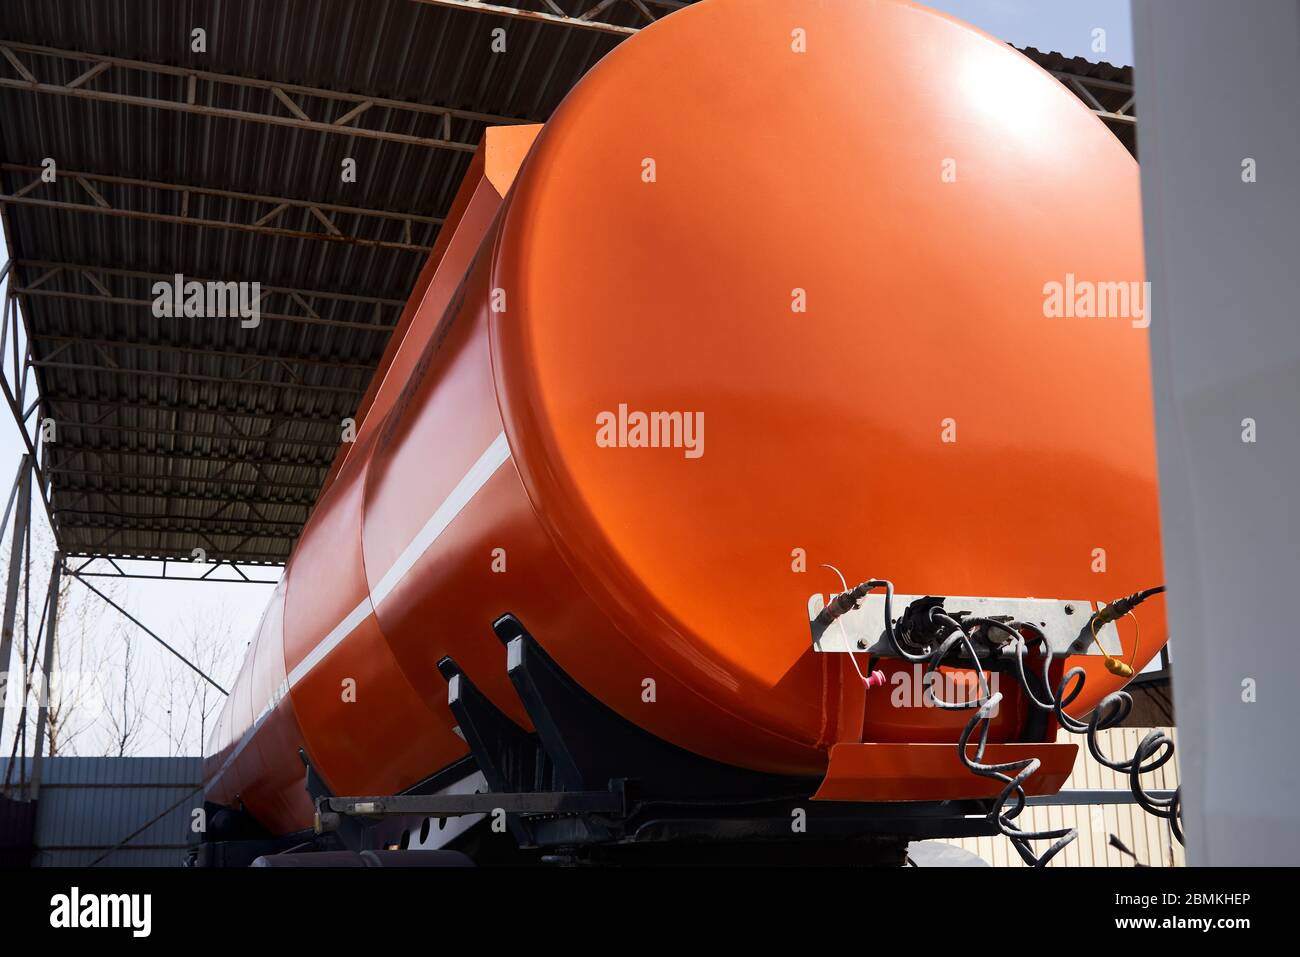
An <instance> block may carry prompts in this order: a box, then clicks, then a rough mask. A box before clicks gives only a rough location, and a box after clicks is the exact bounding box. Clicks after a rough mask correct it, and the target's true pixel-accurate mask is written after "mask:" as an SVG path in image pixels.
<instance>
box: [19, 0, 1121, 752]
mask: <svg viewBox="0 0 1300 957" xmlns="http://www.w3.org/2000/svg"><path fill="white" fill-rule="evenodd" d="M927 5H928V6H932V7H935V8H936V9H939V10H942V11H944V12H946V13H949V14H952V15H953V16H956V17H958V18H959V19H962V20H965V21H966V22H968V23H971V24H973V25H974V26H977V27H979V28H980V29H982V30H984V31H986V32H988V33H990V34H992V35H993V36H996V37H998V38H999V39H1002V40H1005V41H1006V42H1008V43H1012V44H1014V45H1016V46H1033V47H1037V48H1038V49H1040V50H1045V51H1052V50H1054V51H1057V52H1060V53H1063V54H1064V55H1066V56H1082V57H1086V58H1088V59H1091V60H1106V61H1108V62H1110V63H1114V64H1117V65H1119V64H1124V65H1127V64H1131V63H1132V60H1133V57H1132V49H1133V42H1132V28H1131V22H1130V16H1129V3H1128V0H930V2H928V3H927ZM1098 29H1101V30H1104V31H1105V49H1104V51H1102V52H1098V51H1097V50H1094V44H1096V43H1097V37H1096V34H1095V31H1096V30H1098ZM0 132H2V131H0ZM7 257H8V253H7V251H5V250H4V249H3V238H2V237H0V261H4V260H5V259H7ZM22 452H23V445H22V441H21V439H20V437H19V433H18V431H17V427H16V426H15V425H14V423H13V422H12V420H11V418H10V416H9V415H8V414H5V411H4V410H3V409H0V495H7V494H8V490H9V487H10V483H11V482H12V481H13V475H14V471H15V469H16V468H17V465H18V461H19V458H20V456H21V455H22ZM32 515H33V520H34V522H35V523H36V529H37V539H38V541H43V542H44V543H46V546H47V550H48V543H49V542H51V541H52V536H51V534H50V531H49V526H48V522H47V520H46V517H45V513H44V511H43V510H42V509H41V508H40V506H39V504H34V507H33V511H32ZM8 540H9V537H8V534H6V535H5V537H4V542H5V544H4V546H3V547H4V548H5V549H7V548H8V544H7V543H8ZM123 565H124V567H128V568H131V567H136V568H139V569H140V570H142V571H145V570H149V569H150V567H151V566H149V565H147V564H144V563H140V564H137V565H135V566H132V565H131V563H123ZM152 568H153V570H154V571H155V573H156V566H152ZM260 573H261V574H262V575H265V576H267V577H274V575H275V573H274V572H268V570H265V569H263V570H261V572H260ZM47 575H48V571H47V570H45V569H42V570H41V571H40V573H39V575H37V573H36V572H35V570H34V572H33V578H34V582H33V588H32V591H33V593H34V594H36V595H38V596H39V595H41V594H43V593H44V582H45V580H46V577H47ZM106 581H107V580H106V579H94V580H93V581H92V583H93V584H95V585H96V587H99V588H101V590H102V589H104V588H105V587H106V585H105V583H106ZM107 587H109V588H110V589H111V595H112V597H113V598H114V600H115V601H117V602H118V603H119V604H121V605H123V606H124V607H126V608H127V609H128V610H129V611H130V612H131V613H132V614H133V615H134V616H135V617H137V618H139V619H140V620H141V621H142V622H143V623H144V624H146V625H148V626H149V627H150V628H151V629H152V630H153V631H155V632H157V633H158V634H159V635H161V636H162V637H163V638H165V639H167V640H168V641H169V642H171V643H173V644H175V645H178V646H187V645H188V644H189V641H190V640H191V639H192V637H193V636H195V635H199V636H207V637H208V638H209V639H211V637H212V636H214V635H219V636H224V643H225V647H226V651H227V653H226V654H225V655H224V660H222V661H220V662H217V663H215V664H213V665H212V670H213V677H214V678H215V679H216V680H217V681H218V683H220V684H222V685H223V686H225V687H227V688H229V687H230V685H231V683H232V682H233V679H234V675H235V673H236V672H237V671H238V667H239V664H240V662H241V660H242V658H243V654H244V649H245V648H246V646H247V643H248V639H249V638H250V637H251V635H252V633H253V631H254V629H255V628H256V626H257V624H258V621H259V620H260V618H261V614H262V610H263V608H264V606H265V604H266V601H267V599H268V598H269V597H270V592H271V586H270V585H246V584H214V583H211V582H204V583H187V582H180V581H162V582H146V581H139V580H131V581H121V582H116V583H112V584H111V585H110V586H107ZM0 588H2V586H0ZM74 595H75V597H74V598H73V599H72V603H73V612H72V614H71V615H70V616H69V618H70V619H71V621H72V622H73V624H70V625H69V629H70V630H72V629H75V628H76V626H77V625H78V624H80V623H81V622H83V621H84V622H85V623H86V624H85V629H86V633H87V640H89V641H92V642H94V643H95V644H96V645H97V646H98V647H99V649H100V650H101V651H102V652H103V661H101V662H99V663H98V664H97V669H96V670H97V672H98V673H99V674H100V675H101V677H100V680H98V681H96V682H95V687H94V688H93V689H92V692H91V694H90V695H88V696H87V698H88V701H87V703H85V704H83V705H81V706H80V707H82V708H83V710H84V711H85V718H86V720H85V721H83V722H82V723H83V724H85V725H87V726H86V727H85V728H84V729H83V730H82V732H81V734H80V735H79V736H78V737H77V739H76V741H75V742H74V744H73V751H74V752H75V753H80V754H92V755H93V754H104V753H111V752H110V749H111V745H112V742H111V741H110V740H109V738H110V730H109V729H107V728H105V727H102V726H101V725H102V722H100V721H97V720H91V719H92V718H94V717H95V715H94V714H93V711H94V709H95V708H98V707H101V705H100V703H99V701H98V698H97V697H96V696H100V695H103V694H104V693H105V691H104V689H106V688H111V687H112V685H113V682H114V680H120V677H117V676H119V675H120V672H121V668H122V665H123V649H124V647H125V643H126V638H127V634H128V632H129V633H131V634H134V636H135V638H134V640H133V641H132V643H131V649H132V651H133V653H134V655H135V661H134V666H135V667H136V668H137V674H142V675H143V676H144V677H143V678H142V681H141V683H140V684H141V688H142V689H143V692H142V700H141V702H140V704H141V707H142V709H143V713H144V715H145V719H144V720H143V721H142V724H141V730H140V732H139V734H138V736H137V739H136V740H135V742H134V745H133V753H136V754H141V755H152V754H169V753H173V752H174V751H175V749H176V745H175V744H174V743H173V740H174V739H175V738H176V737H177V735H176V731H175V722H174V721H172V720H171V718H170V715H169V711H171V708H172V706H173V703H174V698H173V696H172V695H171V694H169V691H171V690H174V689H175V688H176V687H177V686H178V685H177V682H178V681H181V680H182V679H178V678H177V674H178V669H177V665H176V662H175V661H174V659H172V658H171V657H170V655H169V654H168V653H167V652H166V651H165V650H163V649H162V648H161V647H160V646H158V645H157V644H155V643H154V642H153V641H152V639H149V638H148V637H146V636H145V635H143V634H141V633H140V632H138V631H137V630H135V629H134V627H133V626H132V625H130V623H128V622H126V621H125V620H124V619H122V618H121V617H120V616H119V615H118V614H117V613H116V612H115V611H113V610H112V609H110V608H107V607H106V606H104V605H102V603H101V602H100V599H98V598H97V597H95V596H94V595H92V594H90V593H89V592H88V591H86V590H85V589H84V588H81V587H80V586H79V585H78V586H76V590H75V592H74ZM37 618H39V609H38V610H36V611H35V612H34V615H33V621H32V628H33V630H35V628H36V623H37V622H36V620H35V619H37ZM73 640H75V638H72V637H70V638H69V643H71V642H72V641H73ZM19 642H20V643H21V639H19ZM12 674H13V677H11V681H10V687H11V688H14V687H16V686H17V680H16V679H17V670H16V667H15V670H14V671H13V672H12ZM13 712H14V708H13V707H12V706H11V707H10V709H9V715H8V716H7V720H6V726H5V728H4V729H0V734H2V735H3V736H2V737H0V742H2V743H3V750H4V753H5V755H6V756H7V754H8V751H9V746H10V742H11V741H12V733H13V726H14V717H13ZM209 720H211V719H209ZM169 725H170V726H171V731H170V732H169V730H168V728H169ZM187 739H188V740H189V741H190V742H192V743H191V744H190V745H188V746H187V749H188V750H190V751H195V750H196V748H197V744H196V742H197V740H198V739H197V735H194V734H188V735H187Z"/></svg>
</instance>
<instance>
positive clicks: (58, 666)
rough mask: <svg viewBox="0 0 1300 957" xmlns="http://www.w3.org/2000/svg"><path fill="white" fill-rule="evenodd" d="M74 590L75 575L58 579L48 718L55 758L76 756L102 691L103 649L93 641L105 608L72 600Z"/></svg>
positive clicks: (50, 746) (97, 714) (96, 715)
mask: <svg viewBox="0 0 1300 957" xmlns="http://www.w3.org/2000/svg"><path fill="white" fill-rule="evenodd" d="M74 586H75V583H74V582H73V580H72V578H71V576H67V575H65V576H64V577H63V578H62V579H61V580H60V581H59V594H58V606H57V607H58V614H59V618H58V624H59V627H58V636H57V639H56V640H55V642H54V662H55V665H54V669H55V670H54V675H53V677H52V681H51V683H50V688H49V689H48V697H47V702H48V704H47V708H48V710H47V712H46V717H45V727H46V731H47V733H48V742H49V754H50V755H51V756H55V755H60V754H76V745H77V741H78V740H79V739H80V738H81V737H82V735H83V734H85V732H87V731H89V730H90V729H91V728H93V727H94V726H95V722H96V720H97V718H98V717H99V713H98V711H97V710H95V709H94V705H95V704H97V703H99V702H98V699H99V698H100V696H101V695H102V693H103V691H104V688H103V677H104V675H103V672H104V664H105V654H104V648H103V646H102V644H101V643H100V642H97V641H95V629H96V628H97V627H98V626H99V622H100V620H101V618H102V616H103V606H102V605H101V604H100V603H98V602H96V603H94V604H91V603H89V602H86V601H76V600H74V597H73V591H72V590H73V588H74ZM101 707H102V705H101Z"/></svg>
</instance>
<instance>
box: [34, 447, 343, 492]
mask: <svg viewBox="0 0 1300 957" xmlns="http://www.w3.org/2000/svg"><path fill="white" fill-rule="evenodd" d="M51 448H53V449H54V450H55V451H56V452H57V453H59V454H60V455H64V454H67V455H126V456H131V457H134V458H154V459H179V460H182V461H186V462H229V463H233V464H236V465H254V466H257V465H265V466H275V465H287V466H291V467H293V468H300V469H328V468H329V467H330V465H332V464H333V458H332V457H331V458H330V459H328V460H320V461H317V462H303V461H299V460H298V459H291V458H269V457H259V458H250V457H249V456H247V455H239V454H233V453H232V454H230V455H203V454H201V453H197V452H177V451H175V450H173V449H140V448H129V447H124V446H107V447H96V446H93V445H70V444H68V443H67V442H55V443H52V444H51ZM55 471H60V469H55ZM161 477H163V476H160V478H161ZM167 477H168V478H170V479H171V480H172V481H181V482H197V481H199V479H197V478H193V477H191V476H188V475H187V476H185V477H183V478H179V479H177V478H175V477H172V476H167ZM221 481H223V482H224V481H230V480H229V479H225V478H223V479H222V480H221ZM275 484H276V485H277V486H278V485H280V483H279V482H276V483H275Z"/></svg>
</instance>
